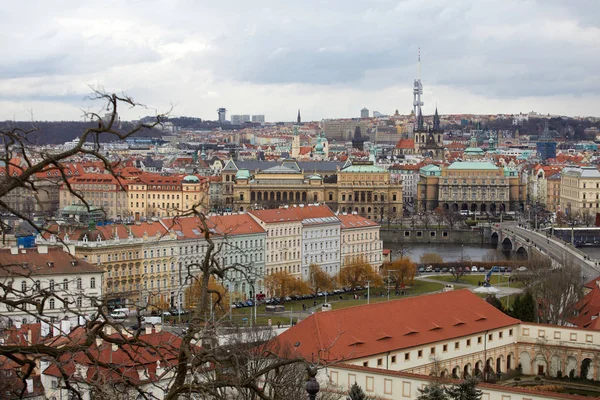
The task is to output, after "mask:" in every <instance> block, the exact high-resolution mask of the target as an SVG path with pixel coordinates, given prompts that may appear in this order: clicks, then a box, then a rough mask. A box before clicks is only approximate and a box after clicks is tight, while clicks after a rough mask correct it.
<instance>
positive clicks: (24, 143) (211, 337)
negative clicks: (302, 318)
mask: <svg viewBox="0 0 600 400" xmlns="http://www.w3.org/2000/svg"><path fill="white" fill-rule="evenodd" d="M93 98H94V99H96V100H100V101H104V102H105V104H104V106H103V110H107V111H109V116H108V118H107V117H106V116H103V117H101V116H100V113H99V112H98V113H95V112H89V113H87V114H86V116H87V118H88V119H90V120H92V121H93V122H94V124H95V126H94V127H91V128H88V129H86V130H85V132H83V133H82V135H81V136H80V137H79V138H78V139H77V140H76V141H75V145H74V147H72V148H70V149H66V150H63V151H58V152H53V151H50V150H46V149H38V148H36V147H32V146H31V143H30V141H29V137H30V135H31V134H32V133H33V132H35V130H36V128H35V125H33V126H32V127H31V128H30V129H22V128H19V127H13V128H10V129H7V130H0V138H1V140H0V143H1V145H2V149H1V150H0V157H1V158H0V161H3V162H4V165H5V166H6V170H5V172H9V173H5V174H4V175H3V176H2V177H1V178H0V209H1V210H2V211H3V212H9V213H11V214H14V215H16V216H17V217H19V218H21V219H23V220H25V221H27V222H29V223H30V224H31V225H32V226H33V225H34V224H33V223H34V221H32V220H31V218H30V217H29V216H28V215H25V213H23V212H21V211H20V210H19V209H17V207H14V206H13V205H11V204H8V203H7V202H6V201H4V199H5V198H6V196H8V195H9V194H10V193H12V192H13V191H16V190H24V191H28V192H30V193H32V196H33V197H34V196H35V194H36V192H37V191H38V187H37V184H36V181H35V179H34V177H35V174H37V173H39V172H46V171H47V172H52V173H57V174H58V175H57V176H58V177H59V183H60V184H61V185H63V186H64V187H66V188H67V190H69V191H70V192H71V194H72V195H73V196H75V197H76V198H78V199H79V200H80V201H81V203H82V204H84V205H85V206H86V207H87V208H88V210H90V205H89V203H88V199H85V198H84V197H83V196H82V195H81V194H80V192H78V191H77V190H75V189H74V188H73V187H72V186H71V184H70V180H69V178H70V177H69V176H68V174H67V173H66V166H65V163H66V162H67V161H69V160H71V159H72V158H73V157H75V156H78V157H86V158H88V159H92V160H96V161H100V162H101V163H102V165H103V166H104V169H105V170H106V171H107V172H108V173H110V174H113V175H114V176H116V175H117V172H116V169H117V168H116V165H117V164H118V163H115V162H114V161H113V160H110V159H109V158H107V156H106V155H105V154H102V152H101V151H100V150H101V146H100V141H101V140H104V139H105V138H107V137H108V138H113V139H114V140H124V139H126V138H127V137H130V136H131V135H134V134H136V133H137V132H141V131H143V130H147V129H152V128H154V127H156V126H157V125H159V124H160V123H161V121H162V119H163V118H164V116H163V115H159V116H156V118H155V120H154V121H153V122H151V123H140V124H137V125H135V126H134V127H133V128H131V129H129V130H127V131H122V130H121V129H120V127H119V124H118V123H117V112H118V109H119V107H121V106H126V107H143V106H142V105H140V104H138V103H136V102H135V101H134V100H133V99H131V98H130V97H128V96H124V95H122V96H119V95H115V94H107V93H104V92H102V91H95V93H94V96H93ZM16 157H19V158H20V159H21V160H22V162H20V163H19V165H18V168H17V165H16V164H15V162H14V159H15V158H16ZM178 211H180V212H179V214H180V216H181V217H186V216H190V217H194V218H196V219H197V230H198V231H199V232H200V237H201V238H202V239H203V240H204V241H205V242H206V243H207V248H206V251H205V253H204V255H203V256H202V257H201V258H200V261H199V262H198V263H193V264H190V265H188V266H187V267H186V268H187V269H186V270H185V271H184V279H185V280H186V281H187V280H191V281H193V282H197V283H198V287H199V288H200V289H199V293H198V301H197V304H196V305H195V307H194V309H193V310H192V313H191V315H189V316H188V317H186V320H188V322H187V324H186V326H185V328H186V329H185V330H184V331H183V333H182V334H180V335H170V336H168V337H169V338H172V337H174V339H173V340H171V339H169V341H162V340H160V339H161V338H163V336H162V335H164V334H166V333H164V332H162V333H160V332H157V331H155V332H154V333H153V334H149V335H148V334H147V335H144V334H143V332H142V330H140V329H131V328H127V327H125V326H123V324H122V323H119V322H116V321H115V320H114V319H112V318H111V317H110V315H108V312H107V309H108V307H107V304H106V303H105V301H104V299H101V298H95V297H88V298H85V299H83V301H85V302H89V303H90V304H92V305H93V307H94V308H95V315H94V316H93V317H91V318H90V317H87V318H88V320H87V321H85V322H81V323H80V326H78V327H77V328H76V329H75V330H74V331H73V332H70V333H67V332H64V331H63V332H60V334H59V335H57V336H55V337H54V338H53V339H52V340H44V341H40V342H36V343H33V342H32V341H31V336H28V338H29V339H28V342H23V341H21V340H14V339H11V340H5V341H4V342H3V343H2V344H0V369H6V368H11V369H14V370H18V371H19V374H18V378H19V380H20V381H21V382H22V387H23V389H22V392H21V395H22V394H23V393H24V391H25V387H26V385H25V382H26V381H27V379H29V378H30V377H32V376H33V375H34V374H35V371H36V369H37V366H38V364H39V363H47V365H48V368H53V369H54V370H55V372H56V375H57V377H58V378H59V380H60V388H59V389H60V390H61V391H63V393H67V395H68V396H69V398H74V399H82V398H84V396H85V394H86V392H90V393H91V394H92V397H94V398H96V399H104V398H111V399H114V398H128V397H132V398H144V399H150V398H152V396H153V394H152V392H153V391H155V390H160V392H161V393H162V397H164V398H165V399H168V400H171V399H191V398H203V399H211V398H214V399H219V398H223V393H228V394H233V395H238V394H239V395H240V396H242V395H244V396H245V395H246V394H247V397H240V398H252V399H255V398H258V399H271V398H281V397H277V396H279V393H280V392H278V388H281V385H282V383H280V382H279V381H278V379H280V376H279V373H278V372H280V371H283V370H285V371H293V372H289V373H287V372H286V374H287V376H290V377H291V376H296V377H297V376H298V375H299V374H298V370H297V369H293V368H295V367H293V366H294V365H296V364H301V363H303V362H304V360H302V359H301V358H300V357H297V356H296V355H294V354H293V353H289V354H288V357H285V356H284V357H282V355H284V354H282V353H280V352H276V351H272V349H270V347H269V346H268V343H270V342H265V343H267V344H265V346H264V347H258V348H256V347H254V348H252V349H251V350H249V349H248V345H247V344H246V345H245V346H246V347H245V348H240V346H238V347H237V348H236V347H230V346H219V345H218V339H219V335H218V328H219V327H220V326H221V321H222V318H223V316H224V315H226V311H229V310H224V301H223V300H224V299H223V295H222V293H221V292H220V291H218V290H215V289H214V288H213V287H211V285H210V282H211V280H216V281H222V280H223V279H224V278H225V277H226V276H227V274H228V273H230V272H236V273H241V274H248V273H249V271H248V266H246V265H242V264H237V263H236V264H234V265H231V266H227V267H226V266H224V265H222V262H221V257H220V252H221V248H220V245H218V244H217V243H215V241H214V240H213V236H212V230H211V229H210V226H209V223H208V217H207V216H206V215H205V214H204V210H203V209H201V208H200V205H199V204H197V205H195V206H193V207H192V208H191V209H189V210H178ZM176 220H177V219H174V221H176ZM0 224H1V223H0ZM6 228H7V227H6V226H5V225H0V229H2V231H3V233H5V232H6ZM37 229H38V230H39V231H40V233H47V234H57V232H56V231H52V230H51V229H50V228H48V227H37ZM59 240H61V239H59ZM73 260H74V261H75V260H76V259H75V258H73ZM0 270H1V271H2V272H3V273H4V275H5V276H8V279H4V280H2V281H0V309H9V310H15V309H16V310H19V311H20V312H21V313H23V314H25V315H29V316H31V317H32V318H34V319H38V320H41V321H42V323H44V324H47V325H48V326H52V323H53V321H52V320H50V318H48V317H47V315H46V312H45V311H46V310H47V309H48V304H49V303H50V301H52V300H54V301H57V302H59V303H61V304H62V307H63V308H64V309H65V310H68V311H69V312H70V313H72V314H74V315H75V316H77V317H81V318H83V317H86V315H83V314H82V313H81V312H79V311H78V304H74V303H75V301H74V298H75V297H74V295H75V294H74V293H69V292H66V293H64V294H62V293H58V292H57V291H55V290H53V289H52V288H40V287H37V286H36V285H37V282H36V281H35V277H34V275H33V271H31V270H28V269H27V268H24V266H23V265H14V264H8V263H6V262H5V261H4V262H3V260H0ZM16 279H19V281H23V280H27V279H29V281H30V283H29V284H28V283H25V285H23V286H18V287H16V286H15V285H13V283H14V282H15V280H16ZM71 285H72V286H71V287H73V288H74V286H75V285H74V284H73V283H72V282H71ZM216 310H221V311H222V312H221V313H217V312H216ZM142 312H144V309H143V308H142V307H139V308H138V309H137V321H136V325H137V326H141V325H142V320H141V317H140V315H141V313H142ZM9 336H10V335H9ZM9 336H7V337H9ZM9 338H10V337H9ZM106 346H108V348H107V347H106ZM244 349H245V352H244V351H242V350H244ZM105 350H107V351H106V352H105ZM116 351H118V352H119V360H118V362H116V360H113V359H112V354H113V352H116ZM103 354H109V355H110V357H111V358H109V359H106V358H104V356H103ZM150 354H151V355H152V357H154V358H155V359H156V362H155V363H153V364H152V365H146V364H144V363H143V362H141V358H144V357H146V356H147V357H149V355H150ZM250 360H251V361H250ZM159 371H160V372H159ZM150 375H156V376H160V377H161V379H160V380H159V381H158V382H157V381H152V380H149V378H148V377H149V376H150ZM297 379H298V380H300V379H301V378H297ZM140 380H141V381H144V382H146V381H148V384H140ZM261 382H267V383H268V385H269V386H270V387H271V388H272V389H270V392H265V391H264V390H263V388H262V387H260V385H261ZM288 383H289V381H288ZM285 398H293V397H285Z"/></svg>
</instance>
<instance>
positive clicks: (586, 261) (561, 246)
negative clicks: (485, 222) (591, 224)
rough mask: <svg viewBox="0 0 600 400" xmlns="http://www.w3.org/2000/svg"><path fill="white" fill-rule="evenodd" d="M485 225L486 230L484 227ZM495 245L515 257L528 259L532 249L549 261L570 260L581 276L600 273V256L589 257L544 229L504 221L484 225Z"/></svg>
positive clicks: (557, 262) (588, 278)
mask: <svg viewBox="0 0 600 400" xmlns="http://www.w3.org/2000/svg"><path fill="white" fill-rule="evenodd" d="M488 229H489V231H487V230H488ZM484 232H485V233H486V234H489V235H491V238H492V243H497V246H498V249H499V250H503V251H507V252H513V253H514V254H516V256H517V258H520V259H528V258H529V257H530V256H531V255H533V254H534V253H536V252H537V253H539V254H543V255H546V256H548V257H550V259H551V260H552V264H553V265H557V266H558V265H563V264H566V263H568V264H571V265H574V266H577V267H579V268H581V275H582V279H583V280H590V279H592V278H595V277H597V276H598V275H600V259H591V258H590V257H589V256H588V255H587V254H585V253H584V252H582V251H581V250H579V249H578V248H576V247H574V246H573V245H571V244H569V243H566V242H564V241H562V240H560V239H556V238H553V237H548V236H546V232H544V231H542V232H540V231H532V230H531V229H526V228H522V227H519V226H518V224H517V223H516V222H504V223H501V224H493V225H492V226H490V227H489V228H488V227H484Z"/></svg>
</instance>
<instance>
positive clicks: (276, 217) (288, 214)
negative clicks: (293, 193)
mask: <svg viewBox="0 0 600 400" xmlns="http://www.w3.org/2000/svg"><path fill="white" fill-rule="evenodd" d="M249 213H250V214H252V215H254V216H255V217H256V218H258V219H260V220H261V221H263V222H264V223H266V224H273V223H283V222H293V221H296V222H299V221H302V217H300V216H298V215H296V213H294V212H293V211H292V209H291V208H276V209H271V210H252V211H249Z"/></svg>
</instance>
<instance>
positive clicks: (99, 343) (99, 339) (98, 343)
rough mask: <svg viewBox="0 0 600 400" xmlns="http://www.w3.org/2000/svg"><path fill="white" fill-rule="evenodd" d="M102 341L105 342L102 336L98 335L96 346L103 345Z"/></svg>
mask: <svg viewBox="0 0 600 400" xmlns="http://www.w3.org/2000/svg"><path fill="white" fill-rule="evenodd" d="M102 343H104V340H103V339H102V338H101V337H97V338H96V347H97V348H100V347H102Z"/></svg>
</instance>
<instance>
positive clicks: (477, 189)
mask: <svg viewBox="0 0 600 400" xmlns="http://www.w3.org/2000/svg"><path fill="white" fill-rule="evenodd" d="M525 200H526V190H525V185H524V184H523V183H521V182H520V180H519V173H518V171H517V170H515V169H514V168H510V167H498V166H496V165H494V164H492V163H491V162H487V161H465V162H454V163H452V164H450V165H448V166H444V165H442V166H438V165H434V164H429V165H426V166H424V167H422V168H421V169H420V171H419V183H418V184H417V204H418V208H419V209H421V210H423V211H432V210H434V209H436V208H437V207H442V208H444V209H445V210H449V211H459V210H469V211H472V212H482V213H487V212H489V213H498V212H507V211H521V210H523V208H524V204H525Z"/></svg>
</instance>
